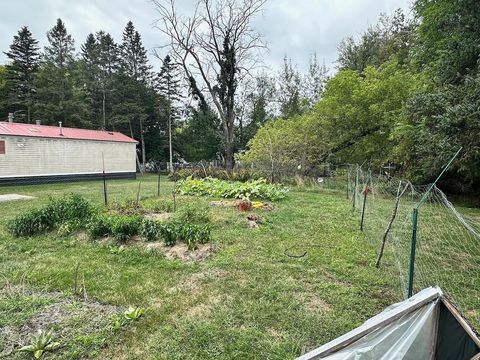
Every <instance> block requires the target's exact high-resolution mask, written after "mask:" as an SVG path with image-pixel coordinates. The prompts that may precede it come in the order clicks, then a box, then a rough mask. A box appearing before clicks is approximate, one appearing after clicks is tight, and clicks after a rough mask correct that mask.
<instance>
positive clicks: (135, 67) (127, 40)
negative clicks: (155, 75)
mask: <svg viewBox="0 0 480 360" xmlns="http://www.w3.org/2000/svg"><path fill="white" fill-rule="evenodd" d="M120 54H121V59H120V62H121V70H122V72H123V73H124V74H125V75H126V76H128V77H130V78H131V79H133V80H135V81H140V82H142V83H147V82H148V81H149V80H150V77H151V69H152V67H151V66H150V65H149V64H148V58H147V51H146V50H145V48H144V47H143V44H142V37H141V35H140V33H139V32H138V31H136V30H135V27H134V25H133V23H132V22H131V21H129V22H128V23H127V26H126V27H125V30H124V32H123V41H122V44H121V45H120Z"/></svg>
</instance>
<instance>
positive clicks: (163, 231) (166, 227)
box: [160, 221, 179, 246]
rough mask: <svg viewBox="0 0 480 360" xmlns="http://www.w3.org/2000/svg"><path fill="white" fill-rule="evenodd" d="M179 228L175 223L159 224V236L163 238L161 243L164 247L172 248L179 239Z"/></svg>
mask: <svg viewBox="0 0 480 360" xmlns="http://www.w3.org/2000/svg"><path fill="white" fill-rule="evenodd" d="M178 229H179V226H178V224H177V223H175V222H173V221H172V222H168V223H165V224H161V226H160V235H161V237H162V238H163V242H164V243H165V245H166V246H173V245H175V243H176V242H177V240H178V239H179V236H178Z"/></svg>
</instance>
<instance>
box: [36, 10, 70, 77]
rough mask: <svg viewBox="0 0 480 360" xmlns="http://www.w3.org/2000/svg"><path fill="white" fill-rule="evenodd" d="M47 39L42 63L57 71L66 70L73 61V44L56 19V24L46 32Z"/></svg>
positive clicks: (59, 20)
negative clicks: (53, 67)
mask: <svg viewBox="0 0 480 360" xmlns="http://www.w3.org/2000/svg"><path fill="white" fill-rule="evenodd" d="M47 39H48V43H49V45H48V46H46V47H45V50H44V51H45V54H44V61H45V62H46V63H48V64H51V65H54V66H56V67H57V68H59V69H62V70H66V69H68V67H69V66H70V65H71V64H72V63H73V60H74V52H75V43H74V40H73V38H72V35H70V34H68V32H67V28H66V27H65V24H64V23H63V21H62V20H61V19H57V24H56V25H55V26H54V27H53V28H52V29H51V30H50V31H49V32H47Z"/></svg>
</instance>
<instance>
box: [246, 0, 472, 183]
mask: <svg viewBox="0 0 480 360" xmlns="http://www.w3.org/2000/svg"><path fill="white" fill-rule="evenodd" d="M412 10H413V17H412V18H408V17H406V16H405V15H404V14H403V13H402V11H400V10H397V11H395V12H394V13H393V14H391V15H390V16H386V15H382V16H381V17H380V19H379V21H378V23H377V24H375V25H373V26H371V27H369V28H368V29H367V30H366V31H365V32H363V33H362V34H361V35H360V36H359V37H356V38H355V37H347V38H346V39H344V40H343V41H342V42H341V44H339V47H338V52H339V55H338V60H337V64H338V71H337V72H336V73H335V74H334V75H333V76H332V77H331V78H330V79H328V80H327V82H326V83H325V86H324V88H323V89H322V93H321V96H320V99H319V101H318V102H317V103H316V104H315V106H313V108H312V109H311V110H310V109H308V108H305V109H303V110H302V109H299V110H297V109H296V108H295V107H293V108H292V114H284V115H283V116H279V117H277V118H276V119H273V120H271V121H268V122H266V123H265V125H264V126H263V127H261V128H260V129H259V131H258V132H257V134H256V135H255V137H253V138H252V139H251V140H250V142H249V144H248V148H249V149H248V151H247V153H246V154H245V155H244V156H243V157H242V161H243V162H253V163H256V164H259V165H260V166H268V167H270V166H274V167H279V168H282V167H290V168H292V167H294V168H297V166H298V165H300V168H302V169H303V171H308V169H309V168H312V167H315V166H316V165H318V164H320V163H322V162H329V163H336V164H342V163H364V162H365V163H367V164H369V166H370V167H371V168H372V169H375V170H378V171H381V172H383V173H389V174H390V175H393V174H395V173H396V174H397V175H399V176H403V177H407V178H409V179H410V180H413V181H415V182H417V183H427V182H430V181H433V180H434V179H435V177H436V175H438V174H439V172H440V171H441V169H442V167H443V166H444V165H445V164H446V162H447V161H448V159H449V158H450V157H451V156H452V155H453V154H454V153H455V152H456V150H457V149H458V148H459V147H461V146H462V147H463V151H462V153H461V156H460V158H459V160H458V161H456V163H455V165H454V166H453V168H452V169H450V171H449V172H448V174H446V177H445V178H444V181H443V184H442V185H443V186H444V187H445V188H446V189H448V190H450V191H454V192H462V191H474V192H478V191H479V189H480V155H479V154H480V136H479V135H480V121H479V119H480V115H479V114H480V112H479V110H480V71H479V70H480V69H479V66H480V65H479V64H480V57H479V55H480V7H479V4H478V2H477V1H473V0H460V1H449V0H434V1H431V0H416V1H414V2H413V4H412Z"/></svg>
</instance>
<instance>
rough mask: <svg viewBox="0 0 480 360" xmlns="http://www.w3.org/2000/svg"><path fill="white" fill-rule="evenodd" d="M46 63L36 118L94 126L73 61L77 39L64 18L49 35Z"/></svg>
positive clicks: (41, 76) (66, 124)
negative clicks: (90, 119)
mask: <svg viewBox="0 0 480 360" xmlns="http://www.w3.org/2000/svg"><path fill="white" fill-rule="evenodd" d="M47 38H48V45H47V46H45V49H44V56H43V59H42V60H43V63H42V66H41V68H40V71H39V76H38V88H39V92H38V94H39V101H38V102H37V104H38V106H37V113H38V114H37V115H40V116H41V117H43V118H45V119H47V121H48V122H50V123H57V122H58V121H62V122H63V124H64V125H65V126H83V127H87V126H91V122H90V121H89V119H88V116H86V114H85V111H86V109H85V102H84V98H85V93H84V89H83V87H82V86H80V81H81V76H80V75H79V67H78V66H77V64H76V63H75V58H74V51H75V47H74V40H73V38H72V36H71V35H70V34H68V32H67V29H66V27H65V24H64V23H63V22H62V20H61V19H58V20H57V23H56V25H55V26H54V27H53V28H52V29H51V30H50V31H49V32H48V33H47Z"/></svg>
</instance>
